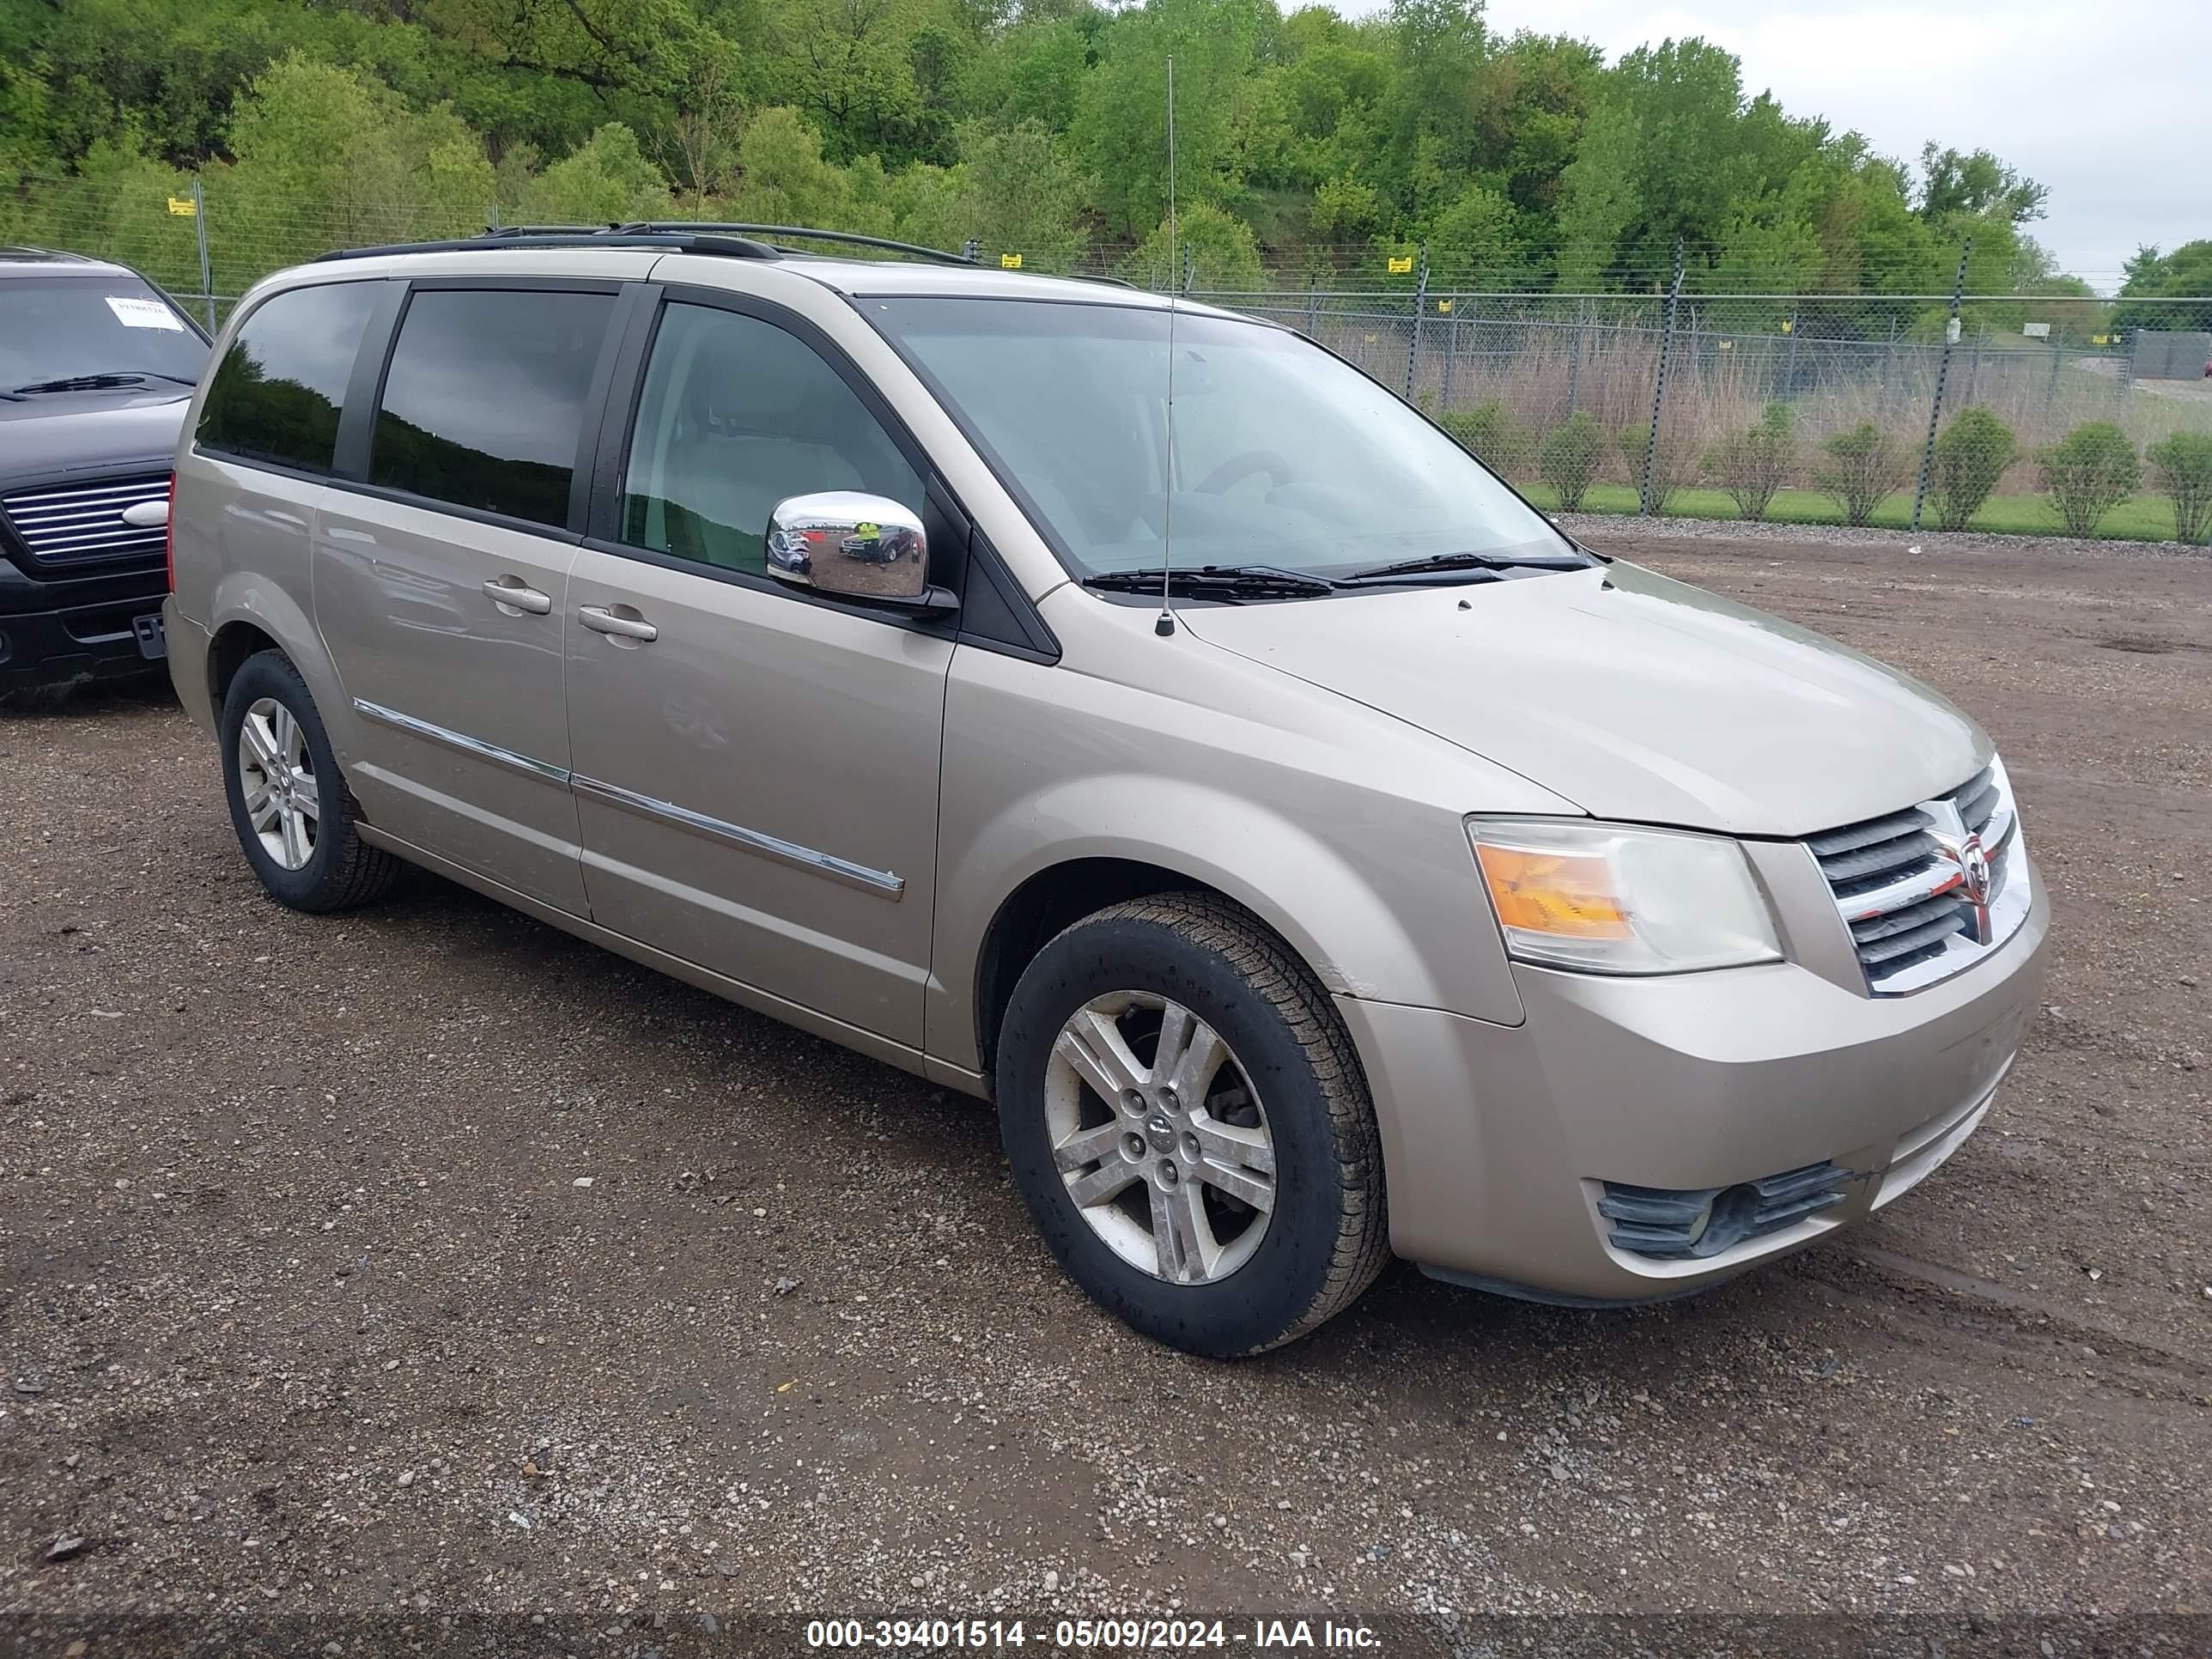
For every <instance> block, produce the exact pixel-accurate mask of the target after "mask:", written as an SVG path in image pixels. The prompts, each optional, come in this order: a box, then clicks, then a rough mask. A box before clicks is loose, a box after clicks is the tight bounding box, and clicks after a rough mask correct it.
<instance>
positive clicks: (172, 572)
mask: <svg viewBox="0 0 2212 1659" xmlns="http://www.w3.org/2000/svg"><path fill="white" fill-rule="evenodd" d="M161 562H162V563H163V564H164V565H166V566H167V568H168V572H169V592H172V593H173V592H176V591H177V475H176V474H175V473H173V472H172V473H171V474H170V475H169V513H168V516H167V518H165V519H164V520H161Z"/></svg>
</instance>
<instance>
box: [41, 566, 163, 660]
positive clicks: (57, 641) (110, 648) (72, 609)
mask: <svg viewBox="0 0 2212 1659" xmlns="http://www.w3.org/2000/svg"><path fill="white" fill-rule="evenodd" d="M136 586H138V587H139V588H140V590H141V591H139V592H131V591H130V588H129V587H128V586H126V587H125V589H124V591H123V592H120V593H118V594H116V595H113V596H112V597H106V598H103V599H100V600H98V601H96V602H90V603H83V604H71V605H52V606H51V608H45V607H40V608H26V609H23V610H20V611H18V610H12V609H6V608H0V690H22V689H24V688H27V687H30V686H46V685H52V686H62V685H72V684H82V683H83V682H85V681H88V680H97V679H112V678H121V677H125V676H128V675H134V674H147V673H158V672H159V671H161V661H160V659H155V658H149V657H148V656H147V655H146V654H145V653H143V651H141V650H140V649H139V645H138V636H137V633H136V631H135V630H134V629H133V626H132V624H133V623H135V622H136V620H137V618H138V617H151V616H158V615H159V614H160V613H161V601H162V599H163V597H164V594H165V590H166V586H167V585H166V581H165V579H164V578H163V576H162V574H161V572H160V571H158V570H157V571H155V573H154V574H153V575H152V577H151V578H150V580H147V581H146V582H143V583H141V584H137V585H136Z"/></svg>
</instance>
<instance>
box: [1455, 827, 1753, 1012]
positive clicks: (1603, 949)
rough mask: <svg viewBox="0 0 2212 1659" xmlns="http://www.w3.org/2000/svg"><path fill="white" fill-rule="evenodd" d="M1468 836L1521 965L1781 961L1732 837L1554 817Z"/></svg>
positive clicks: (1612, 967) (1665, 968)
mask: <svg viewBox="0 0 2212 1659" xmlns="http://www.w3.org/2000/svg"><path fill="white" fill-rule="evenodd" d="M1467 833H1468V839H1469V840H1471V841H1472V842H1474V856H1475V860H1476V862H1477V863H1479V864H1480V866H1481V867H1482V879H1483V884H1484V885H1485V886H1486V887H1487V888H1488V889H1489V890H1490V902H1491V904H1492V908H1495V909H1496V911H1497V912H1498V926H1499V927H1502V928H1504V932H1505V948H1506V950H1507V951H1508V952H1509V953H1510V954H1511V955H1512V956H1514V957H1517V958H1518V959H1519V960H1521V961H1522V962H1529V963H1541V965H1542V966H1544V967H1547V968H1573V969H1579V970H1581V971H1582V972H1583V973H1588V974H1686V973H1690V972H1693V971H1695V970H1696V969H1701V968H1735V967H1740V966H1741V965H1743V964H1745V963H1754V962H1776V961H1779V960H1780V959H1781V956H1782V947H1781V945H1780V943H1779V941H1778V940H1777V939H1776V938H1775V935H1774V921H1773V918H1772V916H1771V914H1770V913H1769V911H1768V909H1767V906H1766V900H1765V897H1764V896H1762V895H1761V893H1760V892H1759V884H1758V883H1757V882H1756V881H1754V880H1753V878H1752V873H1751V865H1750V863H1749V861H1748V860H1746V859H1745V857H1744V855H1743V849H1742V848H1741V847H1739V846H1737V845H1736V844H1735V842H1733V841H1729V840H1726V839H1724V838H1723V837H1721V836H1693V835H1688V834H1686V833H1684V832H1682V831H1680V830H1674V829H1624V828H1622V827H1620V826H1619V825H1617V824H1609V823H1569V822H1565V821H1563V820H1559V819H1551V818H1526V819H1507V818H1483V817H1475V818H1469V819H1468V823H1467Z"/></svg>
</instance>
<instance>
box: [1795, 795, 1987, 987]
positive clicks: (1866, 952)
mask: <svg viewBox="0 0 2212 1659" xmlns="http://www.w3.org/2000/svg"><path fill="white" fill-rule="evenodd" d="M1805 844H1806V846H1807V847H1808V848H1809V849H1810V850H1811V852H1812V854H1813V857H1814V860H1815V861H1817V862H1818V863H1819V865H1820V873H1821V874H1822V875H1823V876H1825V877H1826V878H1827V881H1828V887H1829V890H1830V891H1832V893H1834V895H1835V896H1836V908H1837V909H1838V912H1840V913H1841V915H1842V916H1843V919H1844V925H1845V926H1846V927H1849V928H1850V933H1851V943H1852V945H1853V946H1854V948H1855V949H1856V950H1857V953H1858V959H1859V965H1860V966H1861V967H1862V968H1863V969H1865V972H1866V977H1867V988H1868V989H1869V990H1870V991H1872V992H1874V993H1875V994H1876V995H1878V996H1896V995H1901V994H1904V993H1905V992H1907V991H1917V990H1918V989H1920V988H1921V987H1923V986H1925V985H1932V984H1934V983H1935V982H1936V981H1937V980H1940V979H1947V978H1948V977H1949V976H1950V975H1953V974H1955V973H1957V972H1959V971H1960V969H1964V968H1966V967H1968V966H1970V965H1972V963H1973V962H1974V961H1975V960H1976V959H1978V957H1981V956H1982V955H1984V953H1986V952H1987V951H1992V950H1995V949H1996V947H1997V946H1998V945H2002V943H2003V942H2004V941H2005V940H2006V939H2008V938H2010V937H2011V936H2012V933H2013V932H2014V930H2015V929H2016V928H2017V927H2019V926H2020V924H2021V921H2024V920H2025V919H2026V917H2027V909H2028V901H2029V897H2030V895H2029V892H2028V878H2027V873H2026V862H2027V861H2026V860H2025V859H2024V858H2023V857H2021V856H2020V855H2019V854H2020V847H2021V837H2020V833H2019V819H2018V815H2017V813H2016V812H2015V808H2014V805H2013V795H2012V785H2011V783H2010V781H2008V779H2007V778H2006V776H2005V769H2004V763H2002V761H1999V760H1996V759H1994V758H1992V759H1991V760H1990V763H1989V764H1988V765H1987V766H1985V767H1984V768H1983V769H1981V770H1980V771H1978V772H1977V773H1975V774H1974V775H1973V776H1972V777H1971V778H1969V779H1967V780H1966V782H1964V783H1962V784H1960V786H1959V787H1957V788H1956V789H1954V790H1952V791H1951V792H1950V793H1948V794H1946V795H1939V796H1937V797H1936V799H1933V800H1926V801H1923V802H1921V803H1920V804H1919V805H1917V806H1911V807H1907V808H1906V809H1905V811H1901V812H1891V813H1887V814H1885V815H1884V816H1883V817H1878V818H1869V819H1867V820H1865V821H1864V822H1863V823H1852V824H1846V825H1844V827H1843V828H1842V829H1831V830H1829V831H1827V832H1826V833H1825V834H1822V835H1818V836H1808V837H1807V838H1806V842H1805ZM1977 848H1978V851H1979V854H1980V855H1981V857H1983V858H1984V859H1985V860H1987V872H1988V874H1987V880H1986V882H1985V884H1984V888H1983V891H1982V894H1981V896H1980V897H1979V898H1978V899H1977V898H1976V897H1975V896H1974V895H1973V891H1972V887H1973V883H1972V871H1971V870H1970V869H1969V864H1970V861H1971V860H1972V856H1973V851H1974V849H1977ZM2016 866H2017V867H2016Z"/></svg>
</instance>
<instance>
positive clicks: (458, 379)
mask: <svg viewBox="0 0 2212 1659" xmlns="http://www.w3.org/2000/svg"><path fill="white" fill-rule="evenodd" d="M614 307H615V300H614V295H611V294H579V293H572V292H564V291H562V290H558V289H518V290H495V289H418V290H417V291H416V293H415V294H413V295H410V297H409V299H408V301H407V314H406V316H405V317H404V319H402V321H401V323H400V325H399V340H398V344H397V345H395V346H394V347H393V348H392V365H391V367H390V368H388V369H387V370H386V372H385V377H384V401H383V403H382V404H381V405H380V407H379V409H378V410H377V412H376V434H375V436H374V439H373V441H372V447H371V449H370V451H369V462H368V481H369V482H370V483H374V484H382V485H385V486H386V487H387V488H389V489H404V490H406V491H407V492H408V493H409V494H410V495H427V496H429V497H431V498H432V499H433V500H435V501H450V502H451V503H453V505H454V506H456V507H474V508H476V509H477V510H478V511H480V512H485V513H501V514H504V515H505V516H507V517H508V518H515V519H527V520H530V521H531V522H532V523H534V524H549V525H561V524H566V523H567V522H568V485H569V482H570V480H571V479H572V478H573V477H574V473H575V465H576V448H577V442H578V440H579V438H580V435H581V434H582V431H583V425H584V404H585V401H586V398H587V396H588V395H589V393H590V391H591V385H592V368H593V367H594V366H595V365H596V364H597V363H598V362H599V348H600V345H601V343H603V342H604V341H605V338H606V332H607V324H608V321H609V319H611V317H612V316H613V315H614Z"/></svg>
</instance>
